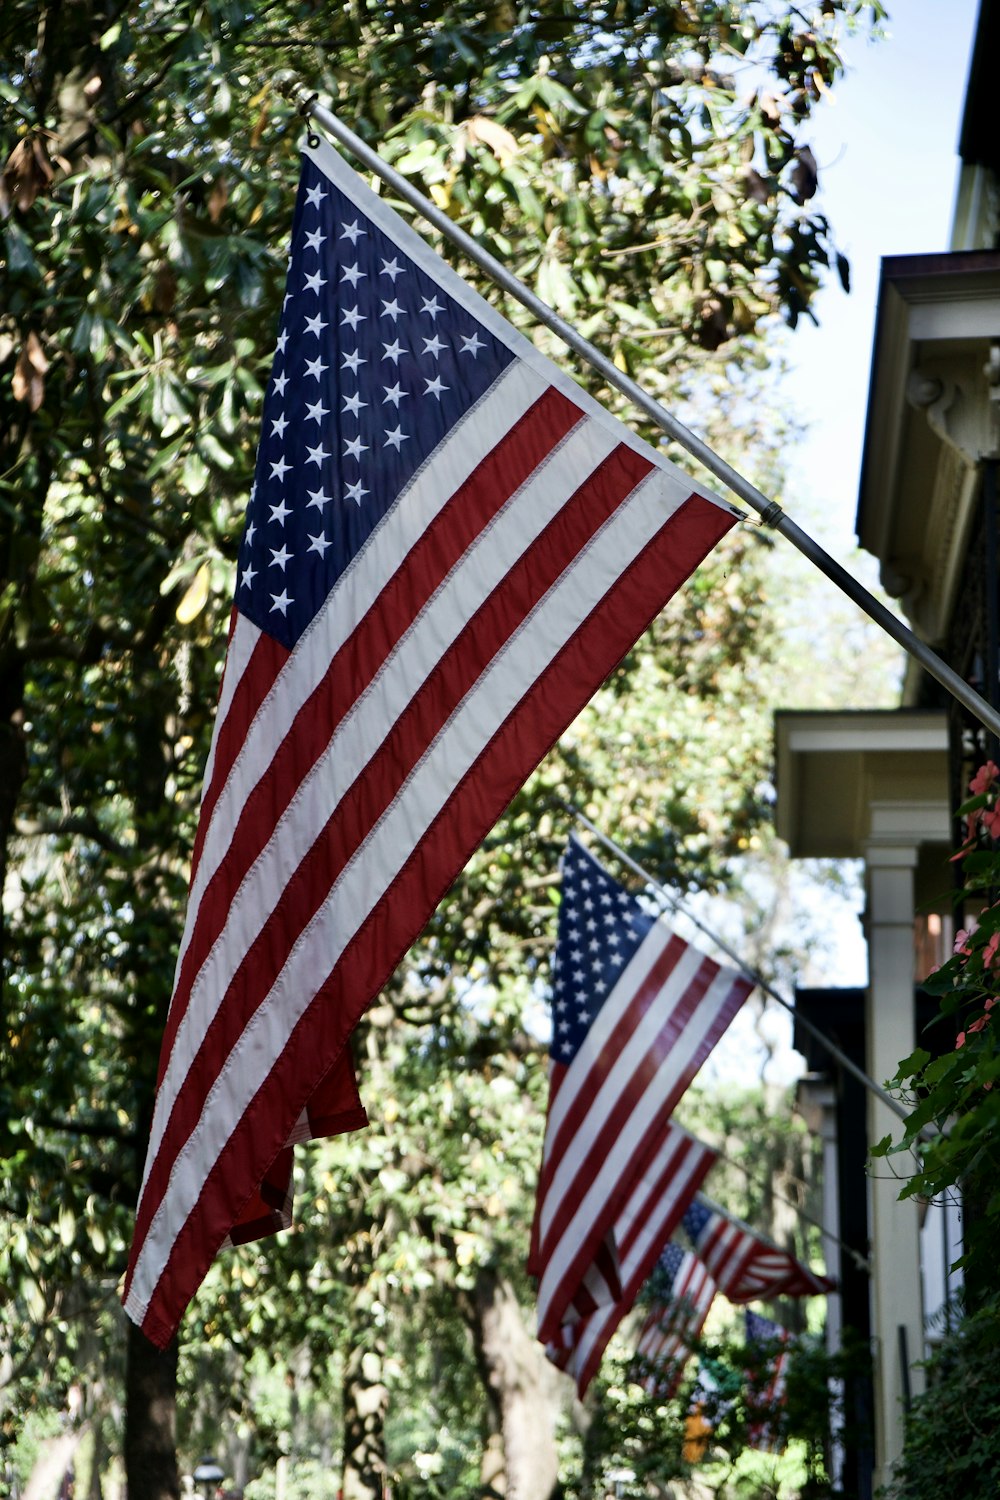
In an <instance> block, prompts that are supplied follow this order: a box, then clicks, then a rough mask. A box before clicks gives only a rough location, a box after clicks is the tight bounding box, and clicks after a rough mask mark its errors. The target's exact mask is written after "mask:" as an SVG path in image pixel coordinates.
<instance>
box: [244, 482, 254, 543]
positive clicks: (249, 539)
mask: <svg viewBox="0 0 1000 1500" xmlns="http://www.w3.org/2000/svg"><path fill="white" fill-rule="evenodd" d="M256 488H257V486H256V485H254V489H255V490H256ZM250 498H251V500H252V499H253V494H251V496H250ZM256 535H257V528H256V526H255V525H254V523H253V522H252V521H251V522H250V525H249V526H248V527H247V533H246V544H247V546H248V547H249V546H252V544H253V539H254V537H255V536H256Z"/></svg>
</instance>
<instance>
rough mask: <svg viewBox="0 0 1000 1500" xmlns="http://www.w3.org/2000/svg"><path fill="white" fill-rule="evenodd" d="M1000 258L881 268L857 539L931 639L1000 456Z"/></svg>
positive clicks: (965, 255) (962, 257)
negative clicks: (989, 467) (991, 460)
mask: <svg viewBox="0 0 1000 1500" xmlns="http://www.w3.org/2000/svg"><path fill="white" fill-rule="evenodd" d="M995 348H1000V253H998V252H996V251H992V250H990V251H979V250H976V251H964V252H957V253H952V254H948V255H906V256H892V257H887V258H886V259H884V260H883V261H882V275H881V282H880V287H879V299H878V309H877V312H876V320H875V343H874V350H873V354H872V369H871V384H870V388H869V396H868V417H867V424H866V429H865V442H864V452H863V457H862V469H861V492H860V496H859V500H858V514H857V534H858V540H859V541H860V543H861V545H862V546H863V547H864V548H865V549H866V550H867V551H868V552H871V553H873V554H874V556H875V557H877V558H878V560H879V562H880V564H881V574H882V582H883V585H884V586H885V588H886V589H887V591H888V592H889V593H890V594H891V595H893V596H894V597H895V598H898V599H900V600H901V602H902V605H903V608H904V610H905V611H906V614H907V616H908V617H909V619H910V620H911V622H912V623H913V625H914V627H915V628H916V630H917V631H918V632H919V634H920V635H921V636H923V638H924V639H925V640H927V641H930V642H932V643H938V642H940V641H941V640H942V639H943V638H944V636H945V633H946V631H947V628H948V622H949V619H950V616H951V612H952V608H953V605H954V602H955V597H956V592H957V589H958V587H959V583H960V577H961V564H962V559H963V557H964V554H965V549H966V547H967V544H968V536H969V528H970V525H971V523H972V519H973V510H974V504H975V499H976V493H977V488H978V480H979V465H980V463H981V462H982V460H983V459H984V458H986V457H987V456H990V455H993V454H995V453H996V450H997V431H996V417H995V409H996V396H997V394H998V392H1000V385H998V376H997V368H996V367H995V366H994V365H993V363H992V360H993V359H994V350H995Z"/></svg>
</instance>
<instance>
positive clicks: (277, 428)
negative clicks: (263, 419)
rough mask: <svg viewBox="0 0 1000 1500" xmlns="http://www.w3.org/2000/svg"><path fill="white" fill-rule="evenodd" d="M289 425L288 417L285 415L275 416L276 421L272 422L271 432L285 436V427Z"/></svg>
mask: <svg viewBox="0 0 1000 1500" xmlns="http://www.w3.org/2000/svg"><path fill="white" fill-rule="evenodd" d="M287 426H288V421H287V418H286V417H284V416H281V415H279V416H277V417H275V419H274V421H273V422H272V423H271V432H272V434H274V433H277V435H278V437H284V435H285V428H286V427H287Z"/></svg>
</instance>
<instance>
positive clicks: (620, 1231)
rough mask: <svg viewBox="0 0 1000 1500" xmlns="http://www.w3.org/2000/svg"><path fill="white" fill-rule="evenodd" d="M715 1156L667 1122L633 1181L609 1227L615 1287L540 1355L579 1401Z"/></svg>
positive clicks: (677, 1127) (677, 1126)
mask: <svg viewBox="0 0 1000 1500" xmlns="http://www.w3.org/2000/svg"><path fill="white" fill-rule="evenodd" d="M715 1160H716V1152H715V1151H713V1150H712V1148H711V1147H710V1146H706V1145H704V1144H703V1143H702V1142H701V1141H698V1140H695V1138H694V1136H692V1135H689V1134H688V1132H687V1131H686V1130H683V1129H682V1128H681V1126H680V1125H677V1124H675V1123H674V1122H673V1121H668V1122H667V1124H666V1126H665V1131H664V1137H663V1141H662V1143H661V1145H660V1147H659V1148H658V1150H657V1151H656V1154H655V1155H654V1156H653V1158H652V1159H651V1161H650V1162H649V1164H648V1166H647V1167H646V1169H645V1171H644V1172H642V1174H641V1175H640V1177H639V1179H638V1180H637V1181H636V1183H635V1184H634V1185H633V1187H632V1190H631V1192H630V1193H629V1195H628V1197H627V1198H626V1200H625V1202H624V1204H623V1205H622V1207H621V1209H620V1211H619V1214H618V1217H617V1219H616V1220H615V1223H614V1225H613V1229H612V1232H611V1233H612V1235H613V1240H614V1244H615V1247H616V1249H617V1252H618V1254H619V1255H620V1257H621V1261H620V1266H619V1271H620V1282H621V1291H620V1293H619V1295H618V1297H617V1298H616V1299H615V1300H614V1301H613V1302H610V1301H607V1300H603V1301H602V1303H601V1304H600V1305H598V1306H597V1307H596V1309H595V1310H594V1311H593V1312H591V1313H589V1314H588V1315H587V1316H584V1317H576V1318H575V1319H574V1320H573V1321H571V1322H566V1323H563V1325H562V1327H561V1328H560V1330H559V1333H558V1335H557V1337H556V1340H555V1342H554V1343H550V1344H548V1345H547V1346H546V1351H545V1352H546V1354H547V1355H548V1357H549V1359H550V1360H551V1361H552V1363H553V1364H555V1365H557V1366H558V1367H559V1369H560V1370H565V1371H566V1373H567V1374H568V1375H571V1376H572V1377H573V1378H574V1380H575V1381H576V1388H577V1393H578V1395H579V1396H580V1398H581V1400H582V1398H583V1396H584V1395H585V1394H586V1390H587V1387H588V1386H589V1384H590V1382H591V1381H592V1380H593V1378H594V1376H595V1375H596V1373H597V1371H598V1369H599V1368H600V1364H601V1359H602V1357H603V1355H604V1351H605V1349H606V1348H607V1346H608V1342H609V1340H610V1339H611V1336H612V1334H613V1333H614V1331H615V1329H616V1328H617V1327H618V1325H619V1324H620V1322H621V1321H622V1319H623V1318H624V1317H625V1316H626V1314H627V1313H629V1312H630V1311H631V1309H632V1306H633V1304H634V1302H635V1299H636V1296H637V1295H638V1293H639V1291H640V1290H641V1288H642V1286H643V1284H644V1283H645V1281H646V1280H647V1278H648V1276H649V1274H650V1271H651V1270H652V1268H653V1266H654V1265H655V1264H656V1260H657V1257H658V1256H659V1255H660V1254H661V1253H662V1251H663V1247H664V1245H665V1244H666V1243H667V1241H668V1240H669V1239H670V1236H671V1235H672V1234H673V1232H674V1230H675V1228H676V1227H677V1225H678V1224H679V1223H680V1220H681V1215H682V1214H683V1213H684V1209H685V1208H686V1206H687V1205H688V1204H689V1203H690V1202H691V1200H692V1198H693V1196H694V1194H695V1193H696V1192H697V1190H698V1187H699V1186H700V1184H701V1183H702V1182H703V1181H704V1178H705V1175H706V1173H707V1172H708V1170H709V1168H710V1167H711V1166H712V1163H713V1162H714V1161H715Z"/></svg>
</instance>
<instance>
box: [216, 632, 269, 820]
mask: <svg viewBox="0 0 1000 1500" xmlns="http://www.w3.org/2000/svg"><path fill="white" fill-rule="evenodd" d="M261 634H262V632H261V630H260V628H259V626H257V625H255V624H254V623H253V621H252V620H248V619H247V617H246V615H241V614H240V612H239V610H237V611H236V623H235V625H234V626H233V631H232V635H231V636H230V638H229V646H228V649H227V651H226V664H225V667H224V668H223V671H222V688H221V691H220V693H219V701H218V703H217V704H216V708H215V727H214V728H213V730H212V744H211V748H210V749H209V752H208V759H207V760H206V762H205V778H204V783H203V791H204V790H207V788H208V784H209V782H210V781H211V779H212V772H213V770H214V769H215V746H216V741H217V740H218V738H219V730H220V729H221V728H222V725H223V724H224V723H225V720H226V715H227V714H228V713H229V709H230V707H231V705H232V701H233V698H234V697H235V695H236V688H237V686H238V684H239V681H240V678H241V677H242V676H243V673H244V672H245V671H246V669H247V666H248V664H249V661H250V658H251V656H252V655H253V652H254V647H255V646H256V645H257V642H258V641H259V640H260V637H261Z"/></svg>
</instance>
